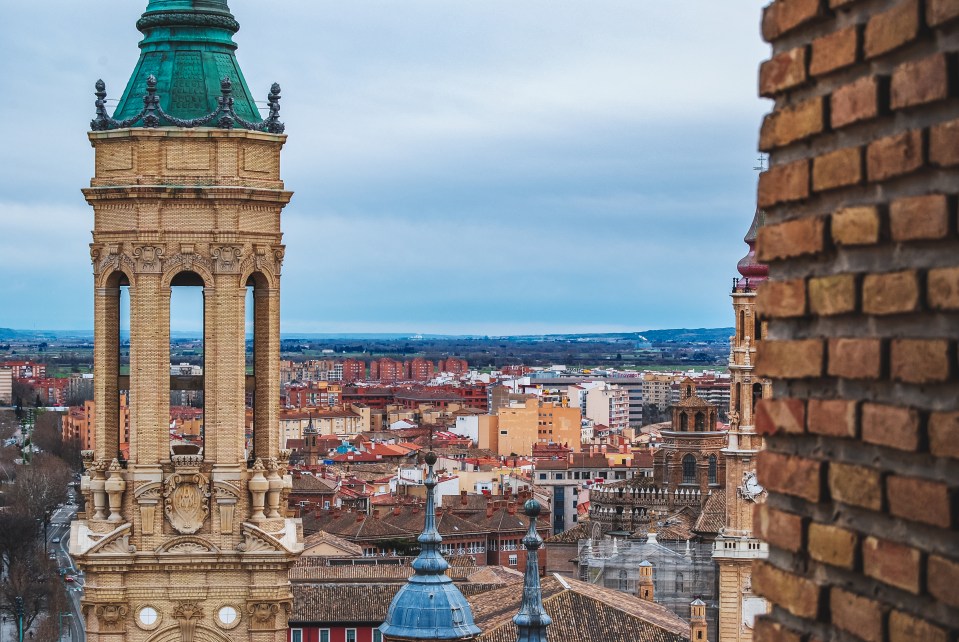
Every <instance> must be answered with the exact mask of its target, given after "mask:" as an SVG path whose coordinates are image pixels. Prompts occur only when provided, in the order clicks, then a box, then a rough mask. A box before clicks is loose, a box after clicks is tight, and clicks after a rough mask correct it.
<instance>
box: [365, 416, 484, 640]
mask: <svg viewBox="0 0 959 642" xmlns="http://www.w3.org/2000/svg"><path fill="white" fill-rule="evenodd" d="M431 433H432V431H431ZM424 459H425V460H426V465H427V475H426V481H425V482H424V484H423V485H424V486H426V520H425V522H424V523H423V532H422V533H420V536H419V537H418V538H417V539H416V541H417V542H419V544H420V553H419V555H417V556H416V559H415V560H413V564H412V566H413V575H412V577H410V579H409V580H408V581H407V583H406V584H405V585H404V586H403V588H401V589H400V590H399V592H397V594H396V596H395V597H394V598H393V601H392V603H390V609H389V611H388V612H387V614H386V621H385V622H384V623H383V624H382V625H381V626H380V631H382V633H383V636H384V639H386V640H473V639H475V637H476V636H477V635H479V634H480V633H481V631H480V629H479V627H478V626H476V624H474V623H473V612H472V611H471V610H470V605H469V602H467V601H466V598H465V597H463V594H462V593H460V590H459V589H458V588H456V586H455V585H454V584H453V580H452V579H450V577H449V576H448V575H447V574H446V569H447V568H449V564H448V563H447V562H446V560H445V559H444V558H443V555H442V553H440V543H441V542H442V541H443V538H442V537H440V534H439V531H438V530H437V529H436V500H435V492H436V483H437V482H436V475H435V474H434V472H433V465H434V464H435V463H436V460H437V457H436V453H434V452H433V451H432V450H430V451H428V452H427V453H426V456H425V458H424Z"/></svg>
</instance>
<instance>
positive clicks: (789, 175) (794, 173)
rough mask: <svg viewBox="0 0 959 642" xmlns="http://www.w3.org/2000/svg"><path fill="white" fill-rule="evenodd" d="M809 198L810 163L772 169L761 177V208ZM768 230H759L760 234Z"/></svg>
mask: <svg viewBox="0 0 959 642" xmlns="http://www.w3.org/2000/svg"><path fill="white" fill-rule="evenodd" d="M807 196H809V161H807V160H801V161H795V162H792V163H788V164H786V165H776V166H775V167H770V168H769V170H768V171H765V172H763V173H762V174H760V175H759V196H758V201H759V206H760V207H769V206H771V205H775V204H777V203H788V202H790V201H796V200H799V199H801V198H806V197H807ZM764 229H766V228H764V227H762V228H759V230H760V232H761V231H762V230H764Z"/></svg>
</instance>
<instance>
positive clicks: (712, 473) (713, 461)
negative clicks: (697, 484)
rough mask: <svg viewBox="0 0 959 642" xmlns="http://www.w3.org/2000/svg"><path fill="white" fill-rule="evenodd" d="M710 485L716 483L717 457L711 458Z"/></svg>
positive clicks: (712, 456) (711, 456)
mask: <svg viewBox="0 0 959 642" xmlns="http://www.w3.org/2000/svg"><path fill="white" fill-rule="evenodd" d="M709 483H710V484H715V483H716V455H710V456H709Z"/></svg>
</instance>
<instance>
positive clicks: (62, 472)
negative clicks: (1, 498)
mask: <svg viewBox="0 0 959 642" xmlns="http://www.w3.org/2000/svg"><path fill="white" fill-rule="evenodd" d="M72 481H73V472H72V471H71V470H70V467H69V466H68V465H67V464H66V462H64V461H63V460H62V459H60V458H59V457H57V456H56V455H51V454H49V453H40V454H38V455H36V456H35V457H33V460H32V462H31V463H30V465H29V466H23V467H21V468H20V470H19V471H18V473H17V483H16V484H14V485H13V487H12V488H10V489H9V490H8V491H7V501H8V505H9V507H10V509H11V510H12V511H14V512H15V513H19V514H23V515H27V516H29V517H31V518H33V519H35V520H41V521H42V523H43V524H47V523H48V522H49V520H50V515H51V514H52V513H53V511H54V509H56V507H57V506H58V505H60V504H62V503H64V502H65V501H66V500H67V485H68V484H69V483H70V482H72Z"/></svg>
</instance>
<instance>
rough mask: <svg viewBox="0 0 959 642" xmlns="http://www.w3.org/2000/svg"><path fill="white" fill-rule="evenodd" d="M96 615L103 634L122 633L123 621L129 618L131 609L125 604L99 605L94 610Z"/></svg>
mask: <svg viewBox="0 0 959 642" xmlns="http://www.w3.org/2000/svg"><path fill="white" fill-rule="evenodd" d="M93 612H94V614H96V616H97V620H98V621H99V624H100V630H101V631H103V632H122V631H123V628H124V627H123V621H124V620H126V618H127V613H129V612H130V609H129V608H127V606H126V605H125V604H115V603H109V604H97V605H96V606H95V607H94V609H93Z"/></svg>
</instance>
